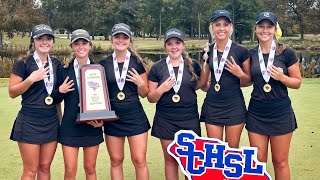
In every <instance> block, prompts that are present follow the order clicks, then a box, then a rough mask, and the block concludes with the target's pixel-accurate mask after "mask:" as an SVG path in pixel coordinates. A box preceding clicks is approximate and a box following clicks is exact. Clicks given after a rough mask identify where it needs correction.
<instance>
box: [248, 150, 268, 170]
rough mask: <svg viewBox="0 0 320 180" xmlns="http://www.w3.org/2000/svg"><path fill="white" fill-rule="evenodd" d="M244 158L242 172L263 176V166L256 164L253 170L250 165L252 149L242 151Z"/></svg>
mask: <svg viewBox="0 0 320 180" xmlns="http://www.w3.org/2000/svg"><path fill="white" fill-rule="evenodd" d="M243 153H244V157H245V167H244V172H246V173H252V174H263V165H261V164H259V162H256V169H253V167H252V166H253V165H252V162H253V160H252V156H253V155H254V150H252V149H244V150H243Z"/></svg>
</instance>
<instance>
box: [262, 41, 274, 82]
mask: <svg viewBox="0 0 320 180" xmlns="http://www.w3.org/2000/svg"><path fill="white" fill-rule="evenodd" d="M275 53H276V43H275V42H274V41H272V44H271V48H270V53H269V57H268V63H267V68H266V66H265V63H264V59H263V55H262V50H261V47H260V45H259V49H258V55H259V64H260V71H261V74H262V77H263V79H264V81H265V82H266V83H268V82H269V80H270V76H269V74H268V72H267V70H266V69H268V68H269V67H270V66H271V65H272V64H273V61H274V55H275Z"/></svg>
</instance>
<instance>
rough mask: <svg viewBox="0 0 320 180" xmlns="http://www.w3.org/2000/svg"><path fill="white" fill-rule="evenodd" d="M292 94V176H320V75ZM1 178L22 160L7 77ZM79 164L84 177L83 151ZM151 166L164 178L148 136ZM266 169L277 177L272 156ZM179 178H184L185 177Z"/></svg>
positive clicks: (1, 92) (0, 84)
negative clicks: (14, 137)
mask: <svg viewBox="0 0 320 180" xmlns="http://www.w3.org/2000/svg"><path fill="white" fill-rule="evenodd" d="M251 91H252V87H248V88H244V89H243V92H244V96H245V99H246V102H247V103H248V101H249V97H250V93H251ZM289 93H290V97H291V100H292V104H293V108H294V110H295V113H296V117H297V121H298V129H297V130H296V132H294V135H293V139H292V143H291V149H290V166H291V174H292V178H291V179H292V180H318V179H319V175H318V174H319V171H320V167H319V164H318V163H319V162H320V156H319V153H320V145H319V142H320V118H319V117H320V79H303V84H302V87H301V88H300V89H299V90H290V91H289ZM198 95H199V96H198V102H199V108H200V107H201V105H202V103H203V99H204V97H205V93H203V92H201V91H199V92H198ZM0 102H1V103H0V142H1V145H0V152H1V153H0V159H1V164H0V179H8V180H9V179H12V180H15V179H19V177H20V174H21V170H22V164H21V158H20V154H19V150H18V146H17V143H16V142H13V141H10V140H9V135H10V131H11V128H12V124H13V122H14V119H15V117H16V114H17V112H18V111H19V109H20V98H16V99H11V98H10V97H9V96H8V88H7V79H0ZM142 103H143V106H144V108H145V111H146V113H147V115H148V117H149V120H150V123H151V124H152V118H153V115H154V110H155V105H154V104H150V103H148V102H147V100H146V99H143V100H142ZM202 129H203V132H202V135H203V136H205V128H204V125H203V124H202ZM149 133H150V132H149ZM248 145H249V143H248V138H247V132H246V130H244V131H243V134H242V137H241V146H248ZM125 154H126V158H125V162H124V171H125V179H126V180H133V179H135V173H134V168H133V166H132V163H131V160H130V156H129V150H128V147H127V146H126V151H125ZM79 157H80V158H79V168H78V174H77V178H78V179H80V180H83V179H85V176H84V170H83V168H82V154H80V156H79ZM147 160H148V166H149V171H150V179H151V180H162V179H164V170H163V156H162V150H161V146H160V143H159V140H158V139H156V138H154V137H151V136H149V141H148V153H147ZM268 162H269V163H268V165H267V171H268V172H269V173H270V174H271V176H272V177H273V179H274V173H273V169H272V165H271V159H270V156H269V160H268ZM51 172H52V179H53V180H61V179H63V173H64V167H63V157H62V152H61V147H60V146H58V149H57V152H56V155H55V157H54V161H53V164H52V168H51ZM97 174H98V179H110V178H109V157H108V154H107V151H106V147H105V144H101V146H100V150H99V156H98V162H97ZM180 179H183V178H182V177H181V178H180Z"/></svg>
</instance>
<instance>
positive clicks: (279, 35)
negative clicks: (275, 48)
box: [276, 22, 282, 40]
mask: <svg viewBox="0 0 320 180" xmlns="http://www.w3.org/2000/svg"><path fill="white" fill-rule="evenodd" d="M281 36H282V31H281V28H280V25H279V23H278V22H277V31H276V38H277V40H279V39H280V38H281Z"/></svg>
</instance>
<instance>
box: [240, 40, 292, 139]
mask: <svg viewBox="0 0 320 180" xmlns="http://www.w3.org/2000/svg"><path fill="white" fill-rule="evenodd" d="M249 53H250V59H251V76H252V81H253V91H252V93H251V100H250V103H249V107H248V120H247V124H246V129H247V130H248V131H250V132H254V133H258V134H262V135H283V134H288V133H290V132H293V131H294V130H295V129H296V128H297V122H296V118H295V114H294V112H293V109H292V106H291V101H290V98H289V96H288V90H287V87H286V86H285V85H284V84H282V83H281V82H280V81H277V80H274V79H272V78H270V80H269V82H268V83H269V84H270V85H271V87H272V90H271V92H268V93H267V92H264V90H263V86H264V85H265V84H266V82H265V80H264V79H263V77H262V73H261V71H260V65H259V56H258V46H257V47H255V48H254V49H250V51H249ZM268 56H269V54H263V59H264V62H265V64H267V61H268ZM297 61H298V60H297V57H296V55H295V53H294V51H293V49H291V48H290V47H286V48H285V50H284V51H283V52H282V53H281V54H280V55H276V56H275V57H274V62H273V64H274V65H275V66H276V67H280V68H282V69H283V73H284V74H285V75H288V67H290V66H292V65H293V64H295V63H296V62H297Z"/></svg>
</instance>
